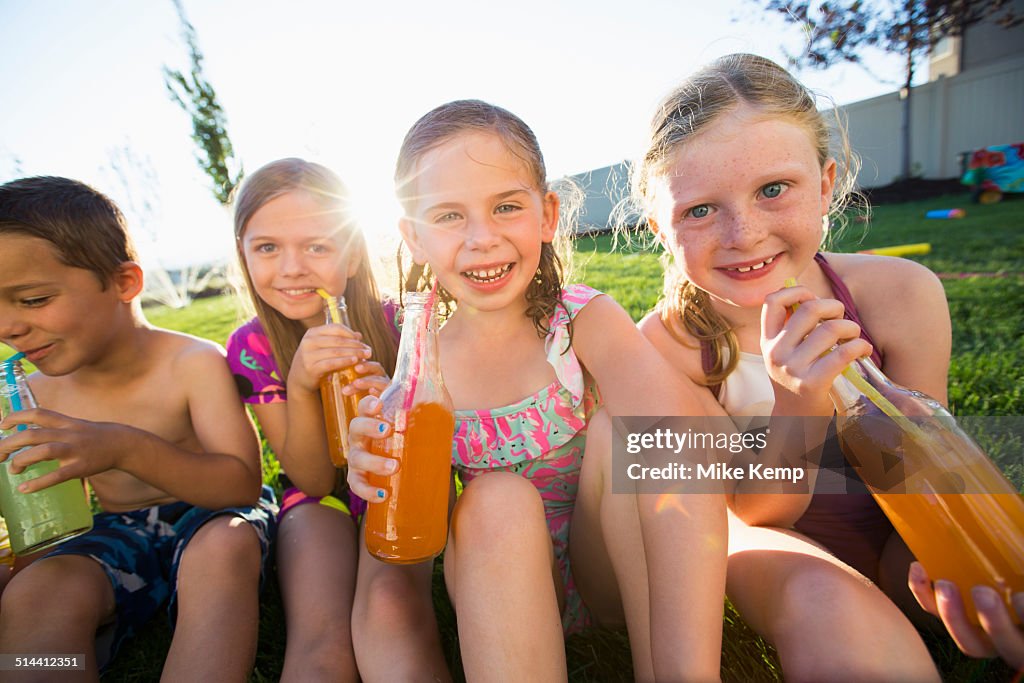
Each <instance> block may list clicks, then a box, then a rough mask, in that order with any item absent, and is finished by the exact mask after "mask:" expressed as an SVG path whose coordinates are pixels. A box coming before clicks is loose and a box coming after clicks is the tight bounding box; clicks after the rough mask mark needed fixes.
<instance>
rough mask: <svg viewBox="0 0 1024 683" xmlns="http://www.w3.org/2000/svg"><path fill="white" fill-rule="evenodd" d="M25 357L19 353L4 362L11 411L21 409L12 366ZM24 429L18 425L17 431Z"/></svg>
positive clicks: (19, 394) (23, 426) (19, 395)
mask: <svg viewBox="0 0 1024 683" xmlns="http://www.w3.org/2000/svg"><path fill="white" fill-rule="evenodd" d="M24 357H25V354H23V353H21V352H20V351H19V352H18V353H16V354H14V355H13V356H11V357H10V358H8V359H7V360H5V361H4V377H6V379H7V388H8V389H9V390H10V395H11V410H12V411H13V412H18V411H19V410H21V409H22V405H21V392H19V391H18V386H17V383H16V382H15V381H14V364H15V363H17V362H18V361H20V360H21V359H22V358H24ZM23 429H25V425H18V431H19V432H20V431H21V430H23Z"/></svg>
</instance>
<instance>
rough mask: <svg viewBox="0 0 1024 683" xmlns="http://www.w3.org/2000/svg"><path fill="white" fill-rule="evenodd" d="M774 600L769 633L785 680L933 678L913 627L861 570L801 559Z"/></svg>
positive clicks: (931, 669) (930, 665) (929, 665)
mask: <svg viewBox="0 0 1024 683" xmlns="http://www.w3.org/2000/svg"><path fill="white" fill-rule="evenodd" d="M777 604H778V606H779V610H778V613H777V618H776V619H775V623H774V624H773V631H774V633H772V640H773V641H775V644H776V646H777V647H778V649H779V653H780V655H781V656H782V660H783V668H784V669H785V673H786V678H787V680H795V681H803V680H807V681H824V680H836V679H837V677H838V676H841V677H842V678H843V679H846V680H867V681H870V680H886V679H887V678H890V679H891V677H892V676H893V675H896V678H898V679H899V680H932V679H933V678H934V673H935V670H934V665H933V664H932V663H931V659H930V657H929V656H928V652H927V650H926V649H925V647H924V644H923V643H922V642H921V640H920V638H919V637H918V635H917V632H916V631H914V629H913V627H911V625H910V624H909V622H907V621H906V619H905V618H904V617H903V615H902V614H901V613H900V611H899V610H898V609H897V608H896V606H895V605H893V604H892V603H891V602H890V601H889V600H888V598H886V597H885V596H884V595H883V594H882V592H881V591H880V590H878V589H877V588H876V587H875V586H874V585H873V584H871V583H870V582H869V581H868V580H867V579H864V578H863V577H859V576H858V575H855V574H852V573H850V572H847V571H845V570H843V569H842V568H840V567H838V566H836V565H833V564H830V563H829V562H827V561H823V560H819V561H814V562H802V563H800V564H799V565H798V566H797V567H795V568H794V570H793V571H791V572H790V573H789V575H788V576H787V577H786V579H785V580H784V581H783V583H782V586H781V591H780V594H779V600H778V603H777ZM885 653H888V654H889V655H891V656H884V655H885ZM893 658H899V660H900V661H899V662H898V663H895V662H893V661H892V659H893ZM839 672H842V673H841V674H840V673H839Z"/></svg>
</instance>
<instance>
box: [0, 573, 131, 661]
mask: <svg viewBox="0 0 1024 683" xmlns="http://www.w3.org/2000/svg"><path fill="white" fill-rule="evenodd" d="M113 616H114V589H113V587H112V586H111V585H110V580H109V579H108V578H107V575H106V573H105V572H104V571H103V568H102V567H100V565H99V563H97V562H96V561H95V560H93V559H92V558H89V557H85V556H80V555H61V556H59V557H50V558H47V559H43V560H39V561H37V562H35V563H34V564H32V566H31V567H28V568H26V569H25V570H24V571H21V572H19V573H18V574H17V575H15V576H14V577H13V578H12V579H11V581H10V583H9V584H8V585H7V588H6V590H5V591H4V594H3V601H2V603H0V652H4V653H25V654H69V655H82V654H84V655H85V671H73V672H72V671H60V672H59V673H58V674H57V675H59V677H60V680H62V681H64V680H71V681H97V680H99V672H98V670H97V666H96V647H95V642H94V639H95V636H96V629H97V628H98V627H99V626H100V624H102V623H104V622H105V621H108V620H110V619H111V618H112V617H113ZM54 677H55V672H54V671H24V672H17V673H16V672H13V671H5V672H4V680H6V681H40V680H53V679H54Z"/></svg>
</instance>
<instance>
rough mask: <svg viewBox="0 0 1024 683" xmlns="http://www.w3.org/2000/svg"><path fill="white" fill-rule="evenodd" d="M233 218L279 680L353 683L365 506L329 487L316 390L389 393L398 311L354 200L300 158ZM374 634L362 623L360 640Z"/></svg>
mask: <svg viewBox="0 0 1024 683" xmlns="http://www.w3.org/2000/svg"><path fill="white" fill-rule="evenodd" d="M234 207H235V237H236V243H237V248H238V256H239V262H240V264H241V269H242V273H243V275H244V277H245V284H246V285H247V289H248V292H249V294H250V296H251V301H252V304H253V307H254V308H255V310H256V313H257V316H256V317H255V318H253V319H252V320H250V321H249V322H248V323H246V324H245V325H243V326H241V327H240V328H238V329H237V330H235V332H234V333H232V335H231V337H230V339H229V341H228V360H229V363H230V364H231V368H232V371H233V372H234V374H235V379H236V381H237V383H238V385H239V389H240V391H241V394H242V397H243V400H244V401H246V402H247V403H249V404H251V406H252V409H253V412H254V413H255V415H256V418H257V419H258V420H259V422H260V426H261V427H262V429H263V433H264V435H265V436H266V438H267V442H268V443H269V444H270V446H271V448H273V450H274V452H275V453H276V454H277V456H278V459H279V460H280V462H281V464H282V467H283V469H284V470H285V471H286V472H287V477H286V478H285V485H286V490H285V492H284V494H283V496H282V506H281V517H280V527H279V532H278V545H277V565H278V577H279V579H280V584H281V591H282V598H283V601H284V606H285V619H286V624H287V634H288V641H287V648H286V651H285V661H284V669H283V672H282V679H283V680H286V681H287V680H296V681H298V680H301V681H308V680H325V681H328V680H329V681H336V680H357V678H358V674H357V671H356V670H357V660H356V656H355V653H354V648H353V634H352V632H351V614H352V611H353V609H354V604H355V608H356V609H358V606H359V604H360V603H359V600H358V599H357V598H356V597H355V587H356V583H357V558H358V556H359V552H360V551H359V545H358V544H357V542H358V535H359V532H358V523H359V518H360V511H361V509H362V508H361V502H362V501H360V500H359V499H357V498H352V499H350V498H349V496H348V492H347V491H346V490H345V489H344V487H340V488H339V487H338V486H337V484H338V483H339V473H338V471H337V470H336V469H335V467H334V466H333V464H332V463H331V461H330V459H329V457H328V454H327V440H326V435H325V429H324V422H323V408H322V406H321V403H320V397H319V380H320V378H322V377H323V376H324V375H326V374H327V373H329V372H332V371H335V370H340V369H343V368H346V367H349V366H353V365H354V366H355V368H356V370H357V371H359V372H361V373H366V374H368V375H371V376H369V377H365V378H363V379H360V380H357V382H356V383H355V384H354V387H355V388H357V389H366V390H372V391H379V390H380V389H381V388H382V386H386V384H387V381H386V378H385V377H383V375H384V373H385V371H388V372H390V371H391V370H392V369H393V368H394V363H395V353H396V340H397V337H396V334H397V333H396V329H395V323H394V314H395V309H396V307H395V306H394V304H392V303H390V302H388V301H383V300H382V299H381V297H380V295H379V293H378V291H377V286H376V283H375V281H374V278H373V273H372V270H371V267H370V262H369V259H368V256H367V251H366V243H365V240H364V238H363V235H362V232H361V231H360V230H359V228H358V226H356V224H355V222H354V220H353V219H352V216H351V212H350V210H349V207H348V193H347V191H346V189H345V186H344V185H343V184H342V182H341V180H340V179H339V178H338V177H337V175H335V174H334V173H333V172H332V171H330V170H329V169H327V168H325V167H323V166H321V165H319V164H315V163H311V162H308V161H304V160H302V159H281V160H278V161H274V162H271V163H269V164H267V165H265V166H263V167H262V168H260V169H259V170H258V171H256V172H255V173H253V174H252V175H250V176H249V177H248V178H246V180H245V182H244V183H243V184H242V186H241V187H240V189H239V191H238V194H237V197H236V198H235V202H234ZM318 289H323V290H326V291H327V292H328V293H330V294H332V295H335V296H341V295H344V296H345V299H346V301H347V304H348V308H349V318H350V322H351V324H352V327H351V329H349V328H347V327H345V326H344V325H340V324H330V325H327V324H324V323H325V319H324V314H323V300H322V298H321V297H320V295H319V294H318V293H317V290H318ZM347 390H348V389H347ZM289 480H290V481H289ZM373 564H374V563H370V564H368V565H367V566H368V569H369V570H372V569H375V567H373V566H372V565H373ZM363 602H364V603H365V600H363ZM378 623H379V622H378V621H377V620H374V619H369V620H363V623H362V628H363V629H364V632H365V631H366V630H368V629H369V630H372V629H373V628H375V627H376V626H377V625H378ZM400 626H401V625H399V624H383V625H381V627H382V628H385V627H386V628H394V629H395V639H396V640H398V641H399V642H400V636H401V633H402V631H401V628H400ZM415 626H416V629H417V631H422V626H421V624H419V623H417V624H416V625H415ZM435 631H436V629H435ZM356 637H357V638H358V635H357V636H356ZM417 637H418V636H417ZM434 641H437V637H436V636H435V637H434ZM436 650H437V659H439V660H440V659H441V657H440V646H439V645H437V646H436ZM359 664H360V666H359V668H360V670H361V671H360V673H361V674H362V677H363V678H364V679H367V680H373V679H374V677H375V676H374V674H375V673H377V672H376V669H375V668H374V667H375V665H377V663H375V662H374V661H367V662H366V665H365V667H364V666H362V662H360V663H359ZM441 668H442V670H443V660H441ZM364 669H365V670H364ZM383 676H385V674H381V673H377V676H376V677H377V678H381V677H383Z"/></svg>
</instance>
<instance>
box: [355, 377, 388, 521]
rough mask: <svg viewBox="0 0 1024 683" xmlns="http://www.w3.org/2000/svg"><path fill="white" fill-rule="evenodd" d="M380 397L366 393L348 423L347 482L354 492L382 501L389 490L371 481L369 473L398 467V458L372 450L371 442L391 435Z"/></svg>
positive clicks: (372, 473) (373, 501) (374, 501)
mask: <svg viewBox="0 0 1024 683" xmlns="http://www.w3.org/2000/svg"><path fill="white" fill-rule="evenodd" d="M381 410H382V406H381V401H380V399H379V398H377V397H375V396H367V397H366V398H364V399H363V400H362V401H360V402H359V417H357V418H355V419H354V420H352V422H351V423H350V424H349V447H348V485H349V488H350V489H351V490H352V492H353V493H354V494H356V495H357V496H359V497H360V498H362V499H363V500H365V501H367V502H369V503H379V502H381V501H383V500H384V498H385V497H386V496H387V492H386V491H385V490H384V489H382V488H379V487H377V486H373V485H372V484H370V482H369V479H368V475H374V474H375V475H380V476H383V477H386V476H389V475H392V474H394V473H395V472H397V471H398V461H397V460H395V459H394V458H385V457H383V456H380V455H374V454H373V453H371V452H370V448H371V442H372V441H374V440H377V441H383V440H384V439H386V438H388V436H390V435H391V425H389V424H388V423H387V422H385V421H384V420H382V419H381Z"/></svg>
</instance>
